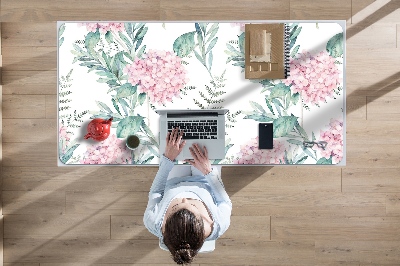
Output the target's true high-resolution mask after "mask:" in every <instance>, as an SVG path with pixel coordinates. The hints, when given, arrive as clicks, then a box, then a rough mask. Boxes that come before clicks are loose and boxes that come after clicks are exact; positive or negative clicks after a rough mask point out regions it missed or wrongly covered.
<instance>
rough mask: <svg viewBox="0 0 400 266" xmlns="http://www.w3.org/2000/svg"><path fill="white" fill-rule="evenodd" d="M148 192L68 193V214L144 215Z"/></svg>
mask: <svg viewBox="0 0 400 266" xmlns="http://www.w3.org/2000/svg"><path fill="white" fill-rule="evenodd" d="M147 201H148V192H106V191H101V192H97V191H95V192H72V191H67V192H66V212H67V213H68V214H81V213H99V214H104V215H126V214H127V213H129V214H132V215H143V214H144V211H145V209H146V206H147Z"/></svg>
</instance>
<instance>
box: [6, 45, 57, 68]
mask: <svg viewBox="0 0 400 266" xmlns="http://www.w3.org/2000/svg"><path fill="white" fill-rule="evenodd" d="M51 48H52V49H49V52H48V53H46V54H35V53H31V54H30V55H29V56H22V55H20V54H18V53H16V54H12V53H7V54H4V56H3V68H4V70H6V71H35V70H38V71H54V70H56V69H57V51H50V50H54V49H53V47H51Z"/></svg>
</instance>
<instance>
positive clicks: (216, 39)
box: [206, 37, 218, 54]
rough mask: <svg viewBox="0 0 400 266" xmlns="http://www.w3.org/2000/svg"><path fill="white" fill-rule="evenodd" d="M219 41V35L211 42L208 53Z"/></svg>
mask: <svg viewBox="0 0 400 266" xmlns="http://www.w3.org/2000/svg"><path fill="white" fill-rule="evenodd" d="M217 41H218V37H215V38H214V39H213V40H212V41H211V42H210V44H209V45H208V47H207V50H206V54H208V52H210V51H211V49H212V48H214V46H215V44H216V43H217Z"/></svg>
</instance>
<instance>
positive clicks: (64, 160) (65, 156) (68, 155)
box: [60, 144, 80, 163]
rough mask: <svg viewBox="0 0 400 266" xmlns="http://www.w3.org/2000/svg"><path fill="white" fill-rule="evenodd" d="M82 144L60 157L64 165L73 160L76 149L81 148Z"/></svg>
mask: <svg viewBox="0 0 400 266" xmlns="http://www.w3.org/2000/svg"><path fill="white" fill-rule="evenodd" d="M79 145H80V144H75V145H73V146H71V147H69V148H68V150H67V151H66V152H65V153H64V155H62V156H61V157H60V161H61V162H62V163H67V162H68V160H69V159H71V157H72V155H73V154H74V151H75V150H76V148H78V147H79Z"/></svg>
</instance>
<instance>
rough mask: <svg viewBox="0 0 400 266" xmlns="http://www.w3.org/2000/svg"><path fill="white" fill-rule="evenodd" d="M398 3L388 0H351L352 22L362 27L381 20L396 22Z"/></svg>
mask: <svg viewBox="0 0 400 266" xmlns="http://www.w3.org/2000/svg"><path fill="white" fill-rule="evenodd" d="M399 7H400V4H399V2H398V1H390V0H352V8H353V12H352V13H353V16H352V23H353V24H358V25H362V26H363V27H364V28H367V27H369V26H370V25H374V24H378V23H381V22H384V23H389V22H398V21H399V20H398V18H399V14H400V12H399V10H398V8H399Z"/></svg>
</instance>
